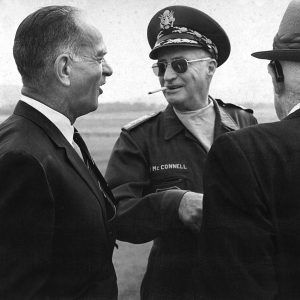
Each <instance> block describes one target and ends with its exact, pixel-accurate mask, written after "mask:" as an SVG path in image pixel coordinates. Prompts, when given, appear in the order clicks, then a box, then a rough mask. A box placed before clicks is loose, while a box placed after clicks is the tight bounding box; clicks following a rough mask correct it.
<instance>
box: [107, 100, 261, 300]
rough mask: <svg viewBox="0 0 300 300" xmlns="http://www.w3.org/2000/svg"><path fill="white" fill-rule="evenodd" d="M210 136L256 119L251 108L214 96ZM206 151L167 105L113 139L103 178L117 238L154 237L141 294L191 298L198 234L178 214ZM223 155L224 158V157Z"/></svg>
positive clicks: (195, 185) (195, 184) (196, 188)
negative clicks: (115, 203) (114, 205)
mask: <svg viewBox="0 0 300 300" xmlns="http://www.w3.org/2000/svg"><path fill="white" fill-rule="evenodd" d="M212 101H213V103H214V109H215V113H216V119H215V129H214V133H215V134H214V138H216V137H218V136H219V135H220V134H222V133H225V132H228V131H232V130H237V129H239V128H242V127H246V126H249V125H254V124H256V123H257V121H256V119H255V118H254V117H253V115H252V111H251V110H247V109H243V108H241V107H238V106H235V105H233V104H225V103H223V102H222V101H221V100H214V99H212ZM206 157H207V151H206V150H205V148H204V147H203V146H202V145H201V143H200V142H199V141H198V140H197V139H196V138H195V137H194V136H193V135H192V134H191V133H190V132H189V131H188V130H187V129H186V128H185V127H184V126H183V125H182V123H181V122H180V121H179V119H178V117H177V116H176V114H175V112H174V110H173V108H172V107H171V106H170V105H169V106H167V108H166V109H165V110H164V111H162V112H159V113H156V114H153V115H151V116H148V117H146V118H142V119H140V120H137V121H135V122H133V123H132V124H130V125H128V126H125V127H124V128H123V129H122V133H121V135H120V137H119V139H118V140H117V142H116V144H115V146H114V149H113V152H112V155H111V158H110V160H109V163H108V167H107V171H106V179H107V181H108V183H109V186H110V187H111V188H112V190H113V193H114V195H115V197H116V198H117V200H119V201H120V203H119V207H118V217H117V221H116V230H117V238H118V239H119V240H123V241H127V242H133V243H144V242H147V241H150V240H152V239H154V244H153V247H152V250H151V253H150V257H149V262H148V267H147V272H146V274H145V277H144V279H143V283H142V289H141V296H142V299H172V300H174V299H181V300H182V299H189V300H190V299H197V298H198V297H199V291H197V284H196V283H195V282H196V279H197V277H198V276H197V274H196V273H195V270H196V269H197V268H196V265H197V262H198V249H199V245H198V238H197V235H195V233H193V232H191V231H190V230H189V229H186V228H185V227H184V226H183V224H182V223H181V222H180V220H179V218H178V207H179V203H180V201H181V198H182V196H183V194H184V193H185V192H186V191H187V190H188V191H193V192H199V193H203V185H202V176H203V168H204V163H205V160H206ZM224 159H226V158H224Z"/></svg>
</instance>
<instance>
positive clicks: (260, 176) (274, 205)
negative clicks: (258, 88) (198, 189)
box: [199, 110, 300, 299]
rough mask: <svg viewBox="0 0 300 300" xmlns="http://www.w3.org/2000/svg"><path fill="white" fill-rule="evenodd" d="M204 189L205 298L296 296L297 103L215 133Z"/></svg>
mask: <svg viewBox="0 0 300 300" xmlns="http://www.w3.org/2000/svg"><path fill="white" fill-rule="evenodd" d="M224 157H226V160H224V159H223V158H224ZM204 195H205V196H204V208H203V223H202V228H201V240H202V245H203V248H202V252H201V255H200V261H201V264H200V265H201V274H202V276H200V277H199V284H201V285H203V291H204V295H203V296H204V299H300V285H299V282H300V255H299V253H300V110H297V111H296V112H294V113H293V114H291V115H289V116H288V117H287V118H285V119H284V120H282V121H280V122H275V123H269V124H261V125H256V126H253V127H251V128H247V129H242V130H240V131H236V132H233V133H228V134H225V135H223V136H221V137H220V138H219V139H217V140H216V142H215V144H214V145H213V147H212V149H211V152H210V153H209V155H208V160H207V164H206V168H205V173H204Z"/></svg>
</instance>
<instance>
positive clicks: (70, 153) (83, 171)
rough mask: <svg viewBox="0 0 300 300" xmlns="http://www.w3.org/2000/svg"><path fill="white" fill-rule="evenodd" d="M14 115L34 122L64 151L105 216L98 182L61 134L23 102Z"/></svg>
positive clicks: (20, 102) (19, 104) (40, 114)
mask: <svg viewBox="0 0 300 300" xmlns="http://www.w3.org/2000/svg"><path fill="white" fill-rule="evenodd" d="M14 114H15V115H19V116H22V117H24V118H26V119H29V120H31V121H32V122H34V123H35V124H36V125H37V126H39V127H40V128H41V129H42V130H43V131H44V132H45V134H46V135H48V136H49V138H50V139H51V140H52V141H53V143H54V144H55V145H56V146H57V147H58V148H61V149H63V150H64V151H65V154H66V157H67V158H68V161H69V163H70V164H71V165H72V167H73V168H74V169H75V170H76V172H77V173H78V174H79V176H80V177H81V178H82V179H83V180H84V182H85V183H86V184H87V185H88V186H89V188H90V189H91V191H92V192H93V193H94V195H95V196H96V198H97V200H98V202H99V204H100V206H101V208H102V212H103V214H104V216H105V214H106V210H105V203H104V200H103V197H102V196H101V192H100V189H99V186H98V182H96V180H95V179H94V178H93V176H92V174H91V173H90V171H89V170H88V168H87V167H86V165H85V164H84V162H83V160H82V159H81V158H80V157H79V155H78V154H77V152H76V151H75V149H74V148H73V147H72V146H71V145H70V143H69V142H68V141H67V140H66V139H65V137H64V136H63V134H62V133H61V132H60V131H59V129H58V128H57V127H56V126H55V125H54V124H53V123H52V122H51V121H50V120H49V119H48V118H46V117H45V116H44V115H43V114H42V113H40V112H39V111H37V110H36V109H35V108H33V107H31V106H30V105H28V104H27V103H25V102H22V101H19V102H18V104H17V106H16V108H15V111H14Z"/></svg>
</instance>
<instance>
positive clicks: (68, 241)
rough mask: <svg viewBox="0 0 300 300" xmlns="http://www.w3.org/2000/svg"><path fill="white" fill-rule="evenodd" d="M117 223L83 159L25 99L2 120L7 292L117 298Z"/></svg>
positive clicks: (1, 288)
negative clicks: (112, 220) (111, 220)
mask: <svg viewBox="0 0 300 300" xmlns="http://www.w3.org/2000/svg"><path fill="white" fill-rule="evenodd" d="M111 227H112V224H109V223H108V222H107V216H106V210H105V202H104V198H103V195H102V193H101V192H100V190H99V187H98V183H97V182H96V180H95V179H94V178H93V177H92V176H91V174H90V171H89V170H88V169H87V167H86V166H85V164H84V162H83V161H82V159H81V158H80V157H79V156H78V154H77V153H76V151H75V150H74V149H73V147H72V146H71V145H70V144H69V143H68V141H67V140H66V139H65V138H64V136H63V135H62V134H61V132H60V131H59V130H58V129H57V127H56V126H55V125H54V124H53V123H51V122H50V121H49V120H48V119H47V118H46V117H45V116H43V115H42V114H41V113H40V112H38V111H37V110H35V109H34V108H32V107H31V106H29V105H27V104H26V103H24V102H19V103H18V104H17V106H16V109H15V111H14V113H13V115H12V116H11V117H9V118H8V119H7V120H6V121H5V122H4V123H2V124H1V125H0V299H116V298H117V286H116V276H115V271H114V268H113V265H112V259H111V258H112V251H113V245H114V239H113V237H112V236H113V234H112V229H111Z"/></svg>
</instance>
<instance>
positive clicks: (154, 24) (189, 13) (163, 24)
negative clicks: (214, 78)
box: [147, 5, 230, 66]
mask: <svg viewBox="0 0 300 300" xmlns="http://www.w3.org/2000/svg"><path fill="white" fill-rule="evenodd" d="M147 37H148V42H149V45H150V47H151V49H152V50H151V52H150V54H149V56H150V58H151V59H157V55H158V51H159V50H160V49H161V48H164V47H170V46H189V47H198V48H201V49H203V50H206V51H208V52H209V53H210V54H211V55H212V57H213V58H215V59H216V60H217V62H218V66H220V65H222V64H223V63H224V62H225V61H226V60H227V58H228V56H229V53H230V42H229V39H228V37H227V34H226V33H225V31H224V30H223V29H222V27H221V26H220V25H219V24H218V23H217V22H216V21H215V20H214V19H212V18H211V17H210V16H208V15H207V14H205V13H204V12H202V11H200V10H198V9H195V8H192V7H188V6H182V5H175V6H168V7H166V8H163V9H161V10H160V11H158V12H157V13H156V14H155V15H154V16H153V17H152V19H151V20H150V23H149V25H148V30H147Z"/></svg>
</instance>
